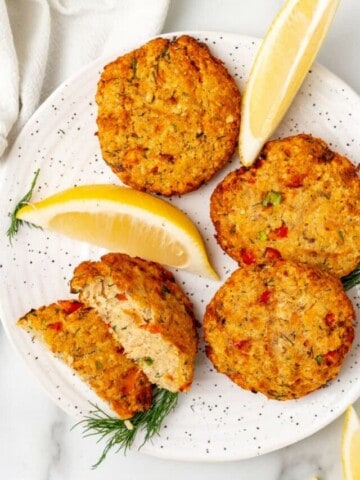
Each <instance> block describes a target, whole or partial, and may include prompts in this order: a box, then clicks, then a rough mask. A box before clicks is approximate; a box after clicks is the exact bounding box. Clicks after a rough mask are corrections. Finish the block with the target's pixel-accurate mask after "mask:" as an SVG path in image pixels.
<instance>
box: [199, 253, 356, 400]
mask: <svg viewBox="0 0 360 480" xmlns="http://www.w3.org/2000/svg"><path fill="white" fill-rule="evenodd" d="M354 319H355V312H354V309H353V306H352V304H351V302H350V300H349V299H348V297H347V296H346V294H345V293H344V291H343V288H342V285H341V282H340V280H338V279H337V278H335V277H333V276H332V275H330V274H328V273H327V272H325V271H323V270H321V269H319V268H316V267H312V266H309V265H305V264H300V263H299V264H297V263H294V262H289V261H283V260H276V261H274V262H271V263H268V264H264V265H251V266H247V267H243V268H240V269H238V270H236V271H235V272H234V273H233V274H232V275H231V277H230V278H229V279H228V280H227V281H226V282H225V283H224V285H223V286H222V287H221V288H220V289H219V290H218V291H217V293H216V294H215V296H214V297H213V299H212V300H211V301H210V303H209V305H208V306H207V308H206V312H205V317H204V332H205V341H206V353H207V356H208V357H209V359H210V360H211V361H212V363H213V364H214V366H215V368H216V369H217V370H218V371H219V372H221V373H224V374H225V375H227V376H228V377H229V378H230V379H231V380H232V381H233V382H235V383H236V384H237V385H239V386H240V387H242V388H244V389H246V390H251V391H252V392H261V393H263V394H264V395H266V396H267V397H269V398H273V399H277V400H288V399H295V398H300V397H302V396H304V395H306V394H308V393H310V392H312V391H314V390H316V389H318V388H320V387H322V386H324V385H326V384H327V382H329V381H330V380H332V379H333V378H334V377H335V376H336V375H337V374H338V373H339V371H340V368H341V366H342V364H343V361H344V358H345V356H346V354H347V352H348V351H349V349H350V347H351V345H352V342H353V339H354Z"/></svg>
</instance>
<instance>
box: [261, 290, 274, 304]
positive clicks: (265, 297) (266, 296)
mask: <svg viewBox="0 0 360 480" xmlns="http://www.w3.org/2000/svg"><path fill="white" fill-rule="evenodd" d="M270 298H271V291H270V290H264V291H263V292H262V294H261V295H260V297H259V303H269V301H270Z"/></svg>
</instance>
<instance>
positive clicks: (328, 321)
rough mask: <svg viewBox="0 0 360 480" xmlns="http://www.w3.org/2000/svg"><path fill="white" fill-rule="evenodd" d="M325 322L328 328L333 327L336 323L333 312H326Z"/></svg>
mask: <svg viewBox="0 0 360 480" xmlns="http://www.w3.org/2000/svg"><path fill="white" fill-rule="evenodd" d="M325 323H326V325H327V326H328V327H329V328H334V327H335V325H336V319H335V315H334V314H333V313H327V314H326V317H325Z"/></svg>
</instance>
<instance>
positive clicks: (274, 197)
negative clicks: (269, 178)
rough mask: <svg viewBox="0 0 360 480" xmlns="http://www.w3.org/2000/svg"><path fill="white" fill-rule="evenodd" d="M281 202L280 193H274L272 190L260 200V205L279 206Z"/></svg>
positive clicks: (281, 196)
mask: <svg viewBox="0 0 360 480" xmlns="http://www.w3.org/2000/svg"><path fill="white" fill-rule="evenodd" d="M282 200H283V195H282V193H280V192H275V191H274V190H269V191H268V192H267V193H266V195H265V196H264V198H263V199H262V202H261V205H262V206H263V207H267V206H268V205H273V206H274V207H275V206H276V205H279V204H280V203H281V202H282Z"/></svg>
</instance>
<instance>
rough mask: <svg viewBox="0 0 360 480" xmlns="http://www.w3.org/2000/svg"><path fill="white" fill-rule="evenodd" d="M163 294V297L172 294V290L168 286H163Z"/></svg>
mask: <svg viewBox="0 0 360 480" xmlns="http://www.w3.org/2000/svg"><path fill="white" fill-rule="evenodd" d="M161 293H162V295H167V294H168V293H171V291H170V289H169V288H168V287H167V286H166V285H164V284H163V285H161Z"/></svg>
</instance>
